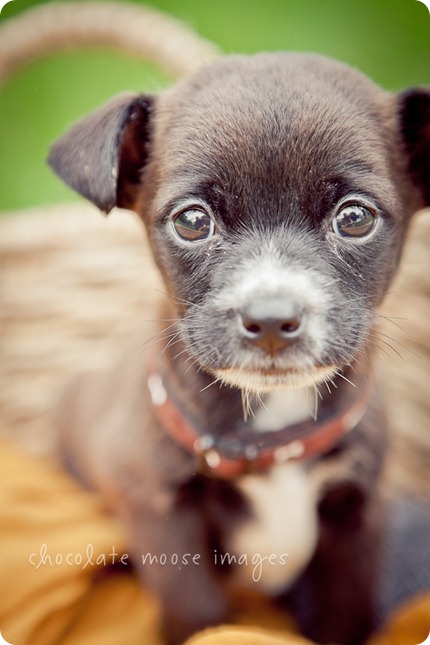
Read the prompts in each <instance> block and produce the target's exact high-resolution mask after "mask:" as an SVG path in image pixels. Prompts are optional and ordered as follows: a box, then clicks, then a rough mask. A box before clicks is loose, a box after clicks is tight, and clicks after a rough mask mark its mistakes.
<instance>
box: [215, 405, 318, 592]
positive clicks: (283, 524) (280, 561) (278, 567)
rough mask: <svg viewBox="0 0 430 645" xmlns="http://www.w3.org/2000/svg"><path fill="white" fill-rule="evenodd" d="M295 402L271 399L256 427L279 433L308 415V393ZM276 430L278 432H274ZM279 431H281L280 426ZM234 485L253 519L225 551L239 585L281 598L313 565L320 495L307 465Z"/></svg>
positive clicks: (251, 477)
mask: <svg viewBox="0 0 430 645" xmlns="http://www.w3.org/2000/svg"><path fill="white" fill-rule="evenodd" d="M301 394H302V400H301V401H300V396H298V397H297V393H296V397H295V401H294V405H292V401H288V400H286V398H287V399H288V397H285V393H282V399H280V398H279V397H276V396H275V397H272V399H271V400H270V402H269V403H270V405H268V406H266V407H265V408H263V409H262V410H261V413H260V414H259V415H258V414H257V417H256V419H255V427H257V428H258V429H259V430H260V431H261V432H264V431H265V430H266V429H280V428H281V427H285V425H288V424H289V423H295V422H297V421H300V420H302V419H304V418H306V417H307V416H308V415H309V397H308V393H304V392H302V393H301ZM274 426H275V427H274ZM276 426H277V427H276ZM236 486H237V488H238V489H239V491H240V492H241V493H242V494H243V496H244V498H245V500H246V502H247V504H248V507H249V509H250V516H249V517H247V518H246V519H245V520H244V521H243V522H242V523H241V524H240V525H239V526H238V527H237V528H236V529H235V530H234V531H233V532H232V534H231V535H230V536H229V537H228V540H227V544H226V551H227V552H228V554H229V555H231V556H234V557H231V559H232V560H233V562H236V565H235V567H234V569H233V576H234V578H235V581H237V582H238V583H240V584H246V585H248V584H256V585H258V586H259V587H260V588H261V589H262V590H263V591H265V592H267V593H275V594H276V593H278V592H280V591H282V590H283V589H285V587H287V586H288V585H289V584H291V583H292V582H293V581H294V579H295V578H296V577H297V576H298V575H299V574H300V572H301V570H302V569H303V568H304V567H305V566H306V564H307V563H308V562H309V560H310V558H311V557H312V555H313V552H314V550H315V547H316V542H317V538H318V522H317V512H316V505H317V502H316V498H317V491H316V490H315V488H314V486H313V484H312V481H311V478H310V477H309V475H308V472H307V469H306V466H305V465H303V464H300V463H287V464H285V465H280V466H273V467H272V468H271V469H270V470H268V471H267V472H264V473H261V474H250V475H245V476H243V477H241V478H240V479H239V480H238V481H237V482H236Z"/></svg>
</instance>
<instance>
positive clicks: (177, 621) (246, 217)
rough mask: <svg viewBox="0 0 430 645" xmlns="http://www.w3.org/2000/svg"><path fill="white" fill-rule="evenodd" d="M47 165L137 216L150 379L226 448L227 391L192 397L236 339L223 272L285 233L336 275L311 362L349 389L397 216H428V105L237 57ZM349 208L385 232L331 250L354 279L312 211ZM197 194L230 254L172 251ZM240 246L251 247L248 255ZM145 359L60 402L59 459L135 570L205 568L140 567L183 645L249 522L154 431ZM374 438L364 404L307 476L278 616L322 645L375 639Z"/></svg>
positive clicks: (380, 289)
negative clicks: (371, 208) (171, 557)
mask: <svg viewBox="0 0 430 645" xmlns="http://www.w3.org/2000/svg"><path fill="white" fill-rule="evenodd" d="M50 162H51V165H52V166H53V168H54V169H55V170H56V172H58V173H59V174H60V175H61V176H62V177H63V178H64V179H65V180H66V181H67V182H68V183H69V184H70V185H71V186H72V187H73V188H75V189H76V190H77V191H78V192H80V193H82V194H83V195H84V196H86V197H87V198H89V199H90V200H91V201H93V202H94V203H96V204H97V206H99V208H101V209H102V210H105V211H107V212H108V211H109V210H110V209H111V208H112V207H113V206H115V205H117V206H122V207H127V208H132V209H134V210H136V211H137V212H138V213H139V214H140V215H141V216H142V219H143V221H144V222H145V225H146V227H147V231H148V234H149V239H150V242H151V246H152V250H153V253H154V257H155V260H156V262H157V265H158V267H159V269H160V271H161V273H162V276H163V279H164V282H165V284H166V288H167V290H168V293H169V294H170V296H171V297H170V298H169V299H166V303H165V305H164V310H163V312H162V313H161V315H160V319H161V320H164V319H173V318H175V319H176V318H178V317H179V318H180V319H181V320H182V321H184V328H183V329H182V333H181V335H180V336H179V337H178V338H177V339H175V345H173V344H171V345H170V346H167V348H166V349H165V351H164V353H163V361H162V364H163V373H164V375H165V377H166V379H167V382H168V383H169V385H170V387H171V389H172V391H174V392H175V396H176V397H177V398H178V399H179V401H181V403H183V404H184V405H185V407H186V408H187V410H188V411H189V412H190V414H191V415H192V416H193V418H194V419H195V420H196V423H197V426H198V427H200V428H203V429H206V430H207V428H208V427H209V428H210V432H211V433H212V434H222V433H223V432H224V431H225V429H226V427H231V426H234V424H235V423H239V422H240V421H241V419H242V402H241V393H240V390H239V389H238V388H234V387H221V386H218V385H215V386H212V387H208V388H207V389H204V388H206V387H207V386H208V385H209V384H210V383H211V382H212V381H213V376H212V374H213V372H214V371H216V369H218V368H223V367H226V366H228V360H227V358H226V357H228V356H229V357H230V358H231V357H232V356H234V354H235V351H236V349H237V339H236V338H235V337H234V336H232V337H230V336H229V322H228V320H227V319H226V320H223V318H222V316H223V313H222V312H219V311H216V310H214V309H213V305H212V304H211V299H210V298H208V301H206V300H205V298H204V296H205V294H206V293H209V294H211V293H212V291H213V292H215V293H220V292H221V289H222V285H223V284H225V281H228V279H229V278H228V276H229V272H231V271H232V270H233V269H232V268H231V267H232V266H233V268H234V267H235V266H239V265H240V263H241V261H242V259H243V256H244V255H247V254H249V255H250V256H251V257H252V254H253V253H254V252H256V246H258V244H257V242H256V239H257V232H258V234H259V235H260V236H261V235H263V234H264V231H269V232H270V234H271V235H272V234H273V233H274V231H277V230H282V232H281V234H280V235H281V237H282V236H284V237H285V240H283V244H284V242H285V244H284V247H285V248H288V249H289V250H290V255H291V257H292V258H293V261H297V262H298V261H300V262H301V263H302V265H303V266H304V267H305V268H308V267H309V268H314V269H315V270H317V271H319V273H320V274H321V275H323V274H324V272H325V274H326V275H327V280H328V279H329V278H330V277H332V276H334V275H335V276H336V277H337V278H339V276H341V278H340V279H339V281H340V283H341V284H340V286H336V284H335V282H336V281H335V280H333V289H334V290H336V289H337V290H338V291H335V293H336V302H338V305H336V306H337V309H335V310H334V311H333V316H332V320H331V321H330V325H332V326H333V329H332V332H331V333H332V336H333V338H335V337H339V338H341V340H342V347H341V349H338V348H337V347H336V343H332V344H331V346H330V347H329V348H328V349H327V350H326V355H325V356H324V359H323V362H325V363H327V364H335V365H338V366H339V368H341V369H342V370H343V375H344V376H346V377H347V378H349V379H354V360H355V358H356V357H357V356H358V355H360V354H361V353H362V352H363V351H364V352H365V353H366V355H369V354H370V344H369V343H368V341H367V339H368V332H369V327H368V324H369V325H370V322H369V323H368V324H367V323H366V320H367V319H368V320H369V321H371V319H372V317H373V312H374V309H375V308H376V307H377V306H378V305H379V304H380V303H381V301H382V299H383V296H384V294H385V293H386V291H387V288H388V286H389V284H390V282H391V280H392V278H393V276H394V273H395V271H396V268H397V265H398V262H399V258H400V255H401V251H402V246H403V241H404V238H405V235H406V231H407V228H408V225H409V222H410V218H411V216H412V214H413V213H414V212H415V211H416V210H417V209H418V208H419V207H421V206H423V205H425V204H429V203H430V194H429V185H430V92H429V91H428V90H422V91H421V90H416V91H414V92H411V93H405V94H402V95H400V96H394V95H391V94H389V93H386V92H384V91H382V90H380V89H379V88H377V87H376V86H375V85H373V84H372V83H371V82H370V81H368V80H367V79H366V78H364V77H363V76H361V75H360V74H359V73H358V72H356V71H354V70H351V69H349V68H347V67H345V66H343V65H341V64H339V63H335V62H333V61H328V60H326V59H324V58H321V57H318V56H306V55H297V54H289V55H287V54H275V55H260V56H256V57H249V58H248V57H231V58H228V59H225V60H222V61H220V62H217V63H215V64H213V65H211V66H209V67H207V68H204V69H202V70H201V71H200V72H199V73H197V74H196V75H195V76H193V77H191V78H190V79H187V80H185V81H183V82H182V83H180V84H178V85H177V86H176V87H174V88H172V89H171V90H169V91H167V92H165V93H164V94H163V95H161V96H159V97H148V96H135V95H133V96H130V95H127V96H123V97H119V98H117V99H115V100H114V101H113V102H111V103H110V104H108V106H106V107H104V108H102V109H101V110H100V111H98V112H96V113H94V114H93V115H90V116H89V117H87V119H86V120H84V121H82V122H80V123H79V124H77V125H76V126H74V127H73V128H72V130H71V131H70V132H69V133H68V134H66V135H65V136H64V137H63V138H62V139H60V140H59V142H57V143H56V144H55V145H54V147H53V150H52V153H51V158H50ZM351 192H354V193H362V192H366V194H370V195H372V196H373V198H374V200H375V202H376V203H377V205H378V208H379V209H380V211H381V212H382V213H383V214H384V229H383V231H382V233H381V234H380V235H379V236H378V237H377V238H376V239H375V240H374V241H373V242H372V243H370V244H369V245H368V246H367V247H366V252H365V253H363V251H362V250H360V249H359V250H357V247H355V248H350V249H347V250H343V251H342V257H343V261H344V262H346V265H347V266H353V267H354V272H353V273H351V274H349V273H348V274H347V275H346V274H345V269H344V268H342V265H339V267H337V265H336V262H337V260H336V258H335V257H334V256H333V258H332V259H331V260H330V262H328V261H327V253H326V252H325V250H324V249H325V247H324V242H323V241H322V239H321V235H322V234H321V230H325V229H324V226H325V224H324V219H323V220H322V217H323V216H322V214H324V213H329V212H331V209H333V207H334V204H336V203H338V201H339V199H340V198H341V197H342V196H343V195H345V194H349V193H351ZM190 196H191V197H199V198H201V199H204V200H205V202H206V203H208V204H210V206H211V208H212V211H213V212H215V213H216V214H217V218H218V222H219V225H220V227H221V228H222V231H223V233H224V237H225V240H227V241H228V242H229V243H230V242H231V241H232V242H231V244H230V246H228V247H227V242H226V243H225V246H223V245H222V243H218V245H217V244H215V243H214V245H213V246H211V247H208V248H207V252H206V254H205V256H204V258H202V257H199V258H197V255H196V254H195V253H194V252H191V251H188V252H186V251H184V249H180V248H178V247H177V246H175V244H174V243H173V242H172V240H171V239H169V238H168V235H167V234H166V230H167V229H166V226H167V224H166V222H167V221H168V214H169V213H170V212H171V210H172V208H174V207H175V204H176V203H177V202H178V200H180V199H183V198H184V197H190ZM285 222H287V223H288V226H289V229H288V230H286V227H285V226H284V225H285ZM245 229H248V231H253V234H255V239H254V238H252V239H251V237H250V238H249V239H245V241H244V239H243V238H242V237H241V235H242V233H241V232H242V231H243V230H245ZM284 229H285V230H284ZM245 237H246V235H245ZM227 254H229V257H230V258H231V265H228V263H227V262H226V259H225V258H226V255H227ZM294 258H295V260H294ZM223 263H224V264H225V270H224V273H223V271H222V265H223ZM219 266H221V268H219ZM357 276H360V279H358V277H357ZM342 280H343V281H342ZM214 320H217V324H216V325H213V324H211V323H212V321H214ZM218 320H219V321H220V322H218ZM187 324H188V327H187ZM217 325H218V327H217ZM164 326H165V325H164V324H160V327H161V329H162V328H163V327H164ZM165 345H166V343H164V344H163V343H161V344H160V347H159V348H158V350H159V351H160V350H161V349H163V348H164V346H165ZM212 345H214V346H216V347H218V350H219V351H218V353H214V354H213V355H212V354H211V353H210V352H208V351H207V347H208V346H212ZM238 351H239V350H238ZM223 352H224V353H223ZM345 353H347V354H348V356H350V359H349V360H346V359H345ZM145 357H146V355H144V356H141V355H139V354H136V353H132V354H131V355H130V356H128V357H127V358H126V359H124V361H123V363H122V364H121V365H120V366H119V367H118V368H117V370H116V371H115V372H114V373H111V374H108V375H98V376H87V377H85V380H81V381H80V382H79V383H78V384H77V386H76V388H75V390H73V391H70V392H69V395H68V398H67V400H66V401H65V402H63V406H62V413H61V419H60V424H61V428H62V447H61V452H62V454H63V455H65V457H66V459H67V461H68V463H69V466H70V467H71V468H72V469H73V470H74V471H75V472H76V473H77V474H78V476H79V477H80V478H81V479H82V480H84V481H85V482H87V484H88V485H90V486H91V487H93V488H95V489H97V490H99V491H100V492H101V493H102V494H103V495H104V496H105V499H106V500H107V501H108V503H109V504H110V506H111V507H112V509H113V510H114V512H116V513H117V514H119V515H120V516H121V517H122V518H123V520H124V522H125V523H126V525H127V526H128V529H129V534H130V544H131V548H132V551H133V552H134V554H135V557H136V563H139V558H140V554H142V553H153V554H157V553H158V554H160V553H177V554H179V555H181V554H186V553H191V554H196V553H198V554H200V555H201V559H200V562H199V566H194V567H187V568H186V569H184V570H179V569H178V568H177V567H174V566H171V567H157V566H151V567H145V568H142V567H139V566H137V569H138V570H139V573H140V574H141V575H142V579H143V581H144V584H146V585H149V586H150V587H151V588H153V589H154V590H155V591H156V593H157V594H158V595H159V597H160V599H161V601H162V605H163V610H164V615H165V625H166V630H167V634H168V638H169V640H170V641H171V642H180V641H181V640H182V639H183V638H185V637H186V636H187V635H189V634H190V633H192V632H194V631H196V630H198V629H200V628H202V627H205V626H207V625H211V624H218V623H221V622H223V621H225V620H227V619H228V595H227V593H226V590H225V584H224V581H225V578H226V576H225V575H224V572H222V571H221V572H220V571H219V570H217V569H216V568H215V567H214V565H213V558H212V557H211V553H212V552H213V549H214V548H216V549H218V550H221V551H222V549H223V546H224V544H225V540H226V538H227V537H228V534H229V533H230V532H231V531H232V530H233V528H234V526H235V525H237V524H239V523H240V522H241V521H243V520H244V519H245V518H246V517H247V516H248V514H249V512H250V509H249V508H248V506H247V501H246V499H244V498H243V497H242V495H241V494H240V493H239V492H238V491H237V490H236V487H235V483H234V481H233V482H223V481H219V480H217V479H213V478H211V477H208V476H206V475H205V474H204V473H202V472H199V467H198V464H197V463H196V461H195V459H194V457H192V456H191V455H189V454H187V453H186V452H185V451H184V450H183V449H182V448H180V447H179V446H178V445H176V444H175V443H174V442H173V441H172V440H171V439H170V438H169V437H168V436H167V435H166V434H165V433H164V431H163V430H162V429H161V428H160V427H159V426H158V424H157V422H156V421H155V418H154V415H153V410H152V406H151V404H150V401H149V396H148V391H147V387H146V379H147V374H148V365H147V360H146V358H145ZM164 359H165V360H164ZM351 363H352V367H351V366H349V365H350V364H351ZM336 381H337V386H338V388H339V390H341V389H342V388H344V387H347V384H346V383H345V381H343V380H342V379H341V378H337V379H336ZM327 398H328V399H330V397H328V396H327ZM335 398H336V394H335V393H334V394H333V395H331V400H332V401H333V404H334V403H335ZM208 420H209V421H208ZM384 437H385V430H384V418H383V412H382V410H381V404H380V401H379V397H378V396H377V392H376V390H375V392H374V394H373V396H372V398H371V401H370V403H369V408H368V412H367V414H366V415H365V417H364V419H363V420H362V422H361V423H360V425H359V426H358V427H357V428H356V429H355V430H353V431H352V432H351V434H350V435H349V436H348V437H346V438H345V440H344V441H343V442H342V443H341V444H339V446H337V447H336V449H334V450H332V451H330V452H329V453H328V454H326V455H323V456H321V458H320V459H319V460H317V461H316V462H315V463H313V464H312V466H311V467H310V468H309V475H310V476H311V477H315V478H319V479H320V480H321V488H320V502H319V515H320V524H321V529H320V537H319V543H318V547H317V550H316V553H315V555H314V557H313V558H312V560H311V561H310V563H309V565H308V566H307V568H306V569H305V570H304V571H303V573H302V575H301V576H300V577H299V579H298V580H297V581H296V583H295V584H294V585H293V587H292V588H291V589H290V590H289V591H288V592H287V593H286V594H284V596H283V598H282V600H283V601H286V602H287V603H288V606H289V607H290V608H292V610H293V612H294V614H295V615H296V617H297V619H298V620H299V623H300V625H301V628H302V631H303V632H304V634H305V635H307V636H308V637H311V638H314V639H315V640H317V641H319V642H323V643H331V642H338V643H342V644H343V645H357V644H359V643H362V642H363V640H364V639H365V637H366V636H367V635H368V633H369V632H370V631H371V629H372V628H373V627H374V625H375V602H376V599H375V596H376V586H377V568H378V524H379V521H380V518H381V513H380V502H379V498H378V493H377V483H378V479H379V475H380V472H381V468H382V461H383V453H384Z"/></svg>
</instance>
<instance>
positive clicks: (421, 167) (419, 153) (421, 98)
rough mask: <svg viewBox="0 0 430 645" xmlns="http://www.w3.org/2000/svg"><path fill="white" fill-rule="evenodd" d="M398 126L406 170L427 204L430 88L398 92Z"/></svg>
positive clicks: (429, 187) (429, 194) (429, 192)
mask: <svg viewBox="0 0 430 645" xmlns="http://www.w3.org/2000/svg"><path fill="white" fill-rule="evenodd" d="M399 100H400V128H401V133H402V137H403V141H404V144H405V148H406V153H407V155H408V164H409V172H410V174H411V177H412V180H413V182H414V184H415V185H416V186H417V187H418V188H419V189H420V191H421V194H422V197H423V200H424V205H425V206H430V88H423V89H412V90H409V91H406V92H403V93H402V94H400V97H399Z"/></svg>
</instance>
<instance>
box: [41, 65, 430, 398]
mask: <svg viewBox="0 0 430 645" xmlns="http://www.w3.org/2000/svg"><path fill="white" fill-rule="evenodd" d="M420 96H421V95H420ZM424 96H427V99H428V98H429V97H428V95H427V94H425V95H424ZM421 100H422V99H421ZM134 101H135V104H136V99H134ZM130 102H131V101H130V99H128V101H127V102H126V105H127V106H129V105H130ZM429 104H430V100H429ZM141 105H143V103H142V99H141ZM409 106H410V103H406V99H405V102H404V106H403V108H399V107H398V104H397V102H396V101H394V99H393V97H392V96H391V95H389V94H386V93H384V92H383V91H382V90H379V89H378V88H377V87H375V86H374V85H373V84H372V83H371V82H370V81H368V80H367V79H365V78H364V77H362V76H361V75H360V74H359V73H357V72H355V71H353V70H350V69H349V68H346V67H345V66H342V65H341V64H338V63H335V62H332V61H328V60H326V59H322V58H320V57H315V56H302V55H291V54H290V55H287V54H285V55H282V54H272V55H268V54H266V55H259V56H256V57H249V58H247V57H233V58H231V59H225V60H223V61H220V62H218V63H215V64H214V65H212V66H211V67H210V68H208V69H205V70H202V71H201V72H199V73H198V74H197V75H196V76H195V77H192V78H191V79H188V80H186V81H185V82H183V83H181V84H179V85H178V86H177V87H176V88H174V89H172V90H170V91H169V92H166V93H165V95H163V96H161V97H159V98H158V99H157V101H154V100H149V99H146V103H145V104H144V107H139V109H137V108H134V112H133V111H132V112H131V113H130V114H128V116H124V113H122V116H121V118H118V113H119V111H118V110H116V112H115V114H116V115H117V116H116V122H115V123H116V125H112V124H111V126H110V129H111V130H112V129H114V130H115V129H116V132H115V135H116V137H117V139H118V131H119V132H120V134H121V136H120V137H119V138H120V141H121V145H120V146H119V149H118V151H117V152H116V156H115V155H112V152H110V159H109V161H110V166H109V168H110V169H111V170H112V168H113V170H114V172H113V174H112V172H111V178H112V177H113V179H111V183H112V181H113V182H114V183H115V198H114V200H113V203H116V204H118V205H125V206H131V207H133V208H135V210H137V211H138V212H140V213H141V214H142V216H143V218H144V220H145V222H146V224H147V228H148V232H149V236H150V240H151V245H152V249H153V253H154V257H155V259H156V261H157V263H158V266H159V267H160V270H161V272H162V274H163V276H164V279H165V282H166V285H167V288H168V290H169V292H170V294H171V295H172V298H173V301H174V303H175V306H176V309H177V313H178V316H179V317H180V318H181V333H182V336H183V339H184V340H185V343H186V346H187V348H188V350H189V352H190V353H191V355H192V356H193V358H194V359H195V360H196V362H197V363H198V365H199V366H200V367H201V368H202V369H203V370H204V371H206V372H209V373H211V374H213V375H214V376H215V377H216V378H219V379H220V380H222V381H224V382H226V383H228V384H230V385H234V386H237V387H240V388H243V389H247V390H252V391H256V392H267V391H272V390H274V389H281V388H289V387H297V386H302V385H309V384H315V383H318V382H319V381H322V380H324V379H329V378H331V377H332V376H333V375H334V374H335V373H336V372H337V371H339V370H340V369H342V368H344V367H345V366H346V365H348V364H351V363H352V362H353V361H354V360H355V359H358V360H360V355H361V354H362V353H363V351H364V346H365V344H366V341H367V339H368V337H369V333H371V326H372V323H373V320H374V315H375V314H374V312H375V307H376V306H377V305H378V304H379V303H380V301H381V299H382V297H383V295H384V293H385V291H386V290H387V287H388V285H389V283H390V280H391V278H392V276H393V274H394V271H395V268H396V266H397V263H398V259H399V255H400V252H401V247H402V244H403V239H404V234H405V230H406V228H407V223H408V220H409V215H410V214H411V212H412V211H413V210H415V209H416V208H417V207H418V206H420V205H422V203H423V199H422V196H423V190H419V188H421V184H422V183H423V178H422V174H423V171H422V167H423V165H424V174H425V178H424V183H426V182H427V171H428V167H427V166H426V164H428V157H429V155H430V153H429V151H428V148H427V152H426V153H424V164H423V163H422V159H421V161H420V162H419V163H418V162H417V161H416V158H417V155H416V154H415V152H414V150H412V147H411V146H412V144H410V140H411V139H412V138H413V137H412V136H411V134H409V135H408V133H407V127H406V123H409V121H408V118H409V117H408V112H407V110H408V109H409V111H411V108H410V107H409ZM123 109H124V108H123V106H122V105H121V110H123ZM414 109H415V112H416V109H417V108H416V104H415V108H414ZM402 110H403V113H402ZM105 111H106V109H105ZM429 111H430V110H429ZM424 112H425V110H424ZM421 113H422V110H421V112H420V114H421ZM402 119H403V120H402ZM421 120H422V119H421ZM107 121H109V122H111V121H112V119H107V117H106V116H104V118H103V124H104V125H103V127H104V128H106V122H107ZM429 121H430V119H429ZM426 123H427V122H426ZM77 127H78V126H75V128H77ZM415 127H418V126H415V125H414V128H415ZM425 127H427V128H428V125H426V126H425ZM81 129H82V128H81ZM87 129H88V128H87ZM99 129H102V126H99ZM72 132H73V131H72ZM405 133H406V134H405ZM406 135H408V136H409V139H408V141H407V142H406V143H405V136H406ZM67 136H69V138H70V135H66V137H67ZM414 136H415V132H414ZM74 138H75V140H76V130H75V137H74ZM429 138H430V137H429ZM103 140H104V144H103V145H105V146H106V145H107V146H108V147H109V143H108V144H106V134H105V135H104V137H103ZM65 141H66V138H64V139H62V140H60V142H59V143H58V144H57V145H56V147H55V148H54V153H53V158H52V162H51V163H52V165H53V166H54V168H55V169H56V170H57V171H58V172H60V174H62V175H63V176H66V175H67V172H68V173H69V174H70V171H69V170H67V172H66V171H65V170H64V161H62V159H63V160H64V159H65V156H64V155H65V153H64V151H65V150H66V148H68V149H69V150H70V143H69V144H67V142H66V144H65V143H64V142H65ZM406 144H407V145H406ZM117 145H118V144H117ZM408 146H409V148H408ZM111 147H112V146H111ZM406 149H407V154H406V153H405V150H406ZM80 154H81V155H82V151H81V153H80ZM99 154H100V153H99ZM102 154H103V155H104V156H106V153H105V152H103V153H102ZM426 155H427V156H426ZM421 156H422V153H421ZM70 158H71V157H70V153H69V160H70ZM112 158H113V160H114V163H112ZM412 160H414V163H412ZM115 164H116V165H115ZM70 165H71V162H70V161H69V162H68V166H67V168H68V167H69V166H70ZM72 165H75V164H72ZM74 172H75V175H76V171H74ZM90 172H91V171H90ZM87 174H88V173H87ZM66 179H67V180H68V181H69V183H71V184H72V185H73V186H74V187H75V188H77V189H78V190H80V192H82V193H84V194H87V196H89V197H90V198H92V199H93V201H96V203H97V199H98V203H99V205H100V206H102V207H105V208H106V207H107V209H108V208H109V207H110V203H108V202H107V201H106V199H104V198H103V199H104V201H103V199H102V198H101V197H100V192H101V189H100V188H94V185H92V186H91V190H92V191H93V192H92V193H89V189H88V188H87V190H86V192H85V190H83V188H82V181H83V180H82V177H81V179H79V181H78V180H76V179H74V180H73V181H74V183H73V181H72V180H70V178H68V177H67V176H66ZM87 179H88V178H87ZM79 182H80V183H79ZM426 185H427V184H426ZM94 190H95V191H96V193H97V199H95V198H94ZM104 190H105V192H106V190H107V189H106V186H105V187H104ZM107 192H109V191H107ZM111 199H112V198H111ZM112 205H113V204H112Z"/></svg>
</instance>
